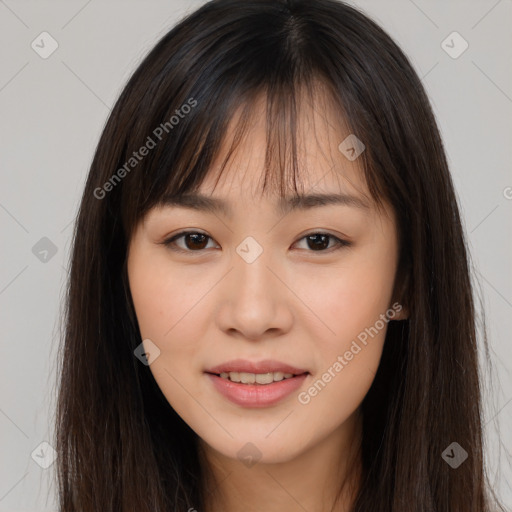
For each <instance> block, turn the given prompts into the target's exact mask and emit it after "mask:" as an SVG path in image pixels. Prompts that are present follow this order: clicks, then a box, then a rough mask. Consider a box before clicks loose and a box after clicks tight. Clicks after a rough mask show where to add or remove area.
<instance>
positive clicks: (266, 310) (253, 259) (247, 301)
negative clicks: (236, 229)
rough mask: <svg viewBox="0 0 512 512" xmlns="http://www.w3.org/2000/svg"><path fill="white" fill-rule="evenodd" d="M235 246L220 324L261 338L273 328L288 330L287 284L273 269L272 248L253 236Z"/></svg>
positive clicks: (251, 337)
mask: <svg viewBox="0 0 512 512" xmlns="http://www.w3.org/2000/svg"><path fill="white" fill-rule="evenodd" d="M235 250H236V253H235V254H234V255H233V265H232V266H233V270H232V272H230V273H229V277H228V281H227V282H228V287H227V289H226V295H225V296H224V297H223V301H222V304H221V305H220V310H219V311H218V314H219V316H218V319H217V320H218V322H219V323H220V327H221V328H222V329H223V330H230V329H235V330H237V331H239V332H240V333H241V334H242V335H243V336H244V337H245V338H248V339H259V338H261V337H262V336H263V335H264V333H265V331H267V330H270V329H272V330H274V329H276V328H277V329H278V330H283V329H284V330H286V329H287V328H288V327H289V325H288V324H289V322H290V319H291V315H290V312H289V311H288V308H287V307H286V305H285V304H284V303H283V301H284V300H285V293H284V290H283V289H282V287H283V284H282V283H281V282H280V281H279V279H277V278H276V276H275V275H274V273H273V272H272V271H271V270H270V269H272V268H273V267H275V264H274V263H273V260H274V258H273V255H272V251H271V250H266V249H265V247H264V245H263V243H260V242H258V241H257V240H256V239H255V238H254V237H251V236H248V237H246V238H245V239H244V240H242V242H241V243H240V244H239V245H238V246H237V247H236V249H235ZM274 272H275V270H274Z"/></svg>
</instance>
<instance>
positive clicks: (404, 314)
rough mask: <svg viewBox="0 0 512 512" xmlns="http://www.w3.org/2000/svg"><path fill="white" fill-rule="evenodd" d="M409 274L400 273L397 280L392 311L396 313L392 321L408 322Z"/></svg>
mask: <svg viewBox="0 0 512 512" xmlns="http://www.w3.org/2000/svg"><path fill="white" fill-rule="evenodd" d="M409 283H410V280H409V272H405V271H398V272H397V276H396V279H395V287H394V290H393V298H392V300H391V305H390V309H392V311H394V316H393V317H391V316H390V320H408V319H409V316H410V311H409V302H410V301H409V297H410V295H409V291H410V288H409V286H410V284H409Z"/></svg>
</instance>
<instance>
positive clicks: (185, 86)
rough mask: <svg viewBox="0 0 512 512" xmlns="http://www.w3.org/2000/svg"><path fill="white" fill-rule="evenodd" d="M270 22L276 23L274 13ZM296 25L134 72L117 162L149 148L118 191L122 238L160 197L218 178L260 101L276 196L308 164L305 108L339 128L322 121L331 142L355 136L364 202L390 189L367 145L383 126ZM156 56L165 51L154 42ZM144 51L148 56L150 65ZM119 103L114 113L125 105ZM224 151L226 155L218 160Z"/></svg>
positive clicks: (268, 179)
mask: <svg viewBox="0 0 512 512" xmlns="http://www.w3.org/2000/svg"><path fill="white" fill-rule="evenodd" d="M269 22H270V23H271V24H274V25H276V24H279V20H278V19H277V20H276V19H273V20H272V21H269ZM296 28H297V27H294V26H293V22H292V21H290V22H289V23H285V24H284V25H283V26H279V27H276V30H277V35H276V36H272V37H275V39H276V40H275V41H270V42H269V41H268V40H265V41H262V40H258V41H255V40H247V41H227V42H225V43H224V44H225V50H224V52H223V53H222V56H221V57H219V56H218V55H216V56H215V55H214V53H216V52H218V48H216V46H215V45H214V43H213V41H212V42H211V44H212V47H211V48H210V49H209V50H208V51H211V52H212V55H208V51H206V50H205V52H204V54H203V55H202V56H201V58H199V57H197V55H195V59H194V58H192V57H191V58H190V62H191V66H190V69H189V70H187V71H185V70H183V69H182V66H183V62H184V61H187V59H186V58H185V57H184V56H183V55H180V56H179V58H180V59H181V60H180V63H181V64H180V65H174V66H173V71H172V72H170V71H168V69H169V68H171V64H172V63H173V60H174V59H175V58H176V59H177V58H178V57H175V56H173V55H170V56H169V57H167V58H166V60H165V61H164V62H160V63H159V65H160V66H161V67H162V68H163V69H161V70H160V72H159V73H157V72H156V71H154V73H155V74H156V77H154V78H152V79H151V78H145V77H142V76H139V75H138V74H137V73H136V74H135V75H134V76H133V77H132V82H133V83H134V84H135V85H133V86H131V87H130V84H129V86H128V87H127V89H137V88H138V89H139V92H136V91H132V97H133V98H137V101H138V103H137V105H136V106H133V103H132V106H131V113H128V112H125V114H124V115H125V117H128V116H129V117H130V122H131V124H132V126H133V129H132V130H131V131H129V133H127V135H126V145H125V147H124V151H123V154H124V156H123V158H121V159H120V161H119V162H118V165H120V166H121V165H122V164H123V161H124V162H126V161H127V160H128V159H129V155H130V154H131V153H132V152H134V151H136V150H137V149H138V148H142V147H143V146H144V145H149V144H151V145H152V146H153V147H152V149H151V150H150V151H148V154H147V156H145V157H144V158H143V159H142V160H141V161H140V163H137V168H136V169H135V170H134V171H132V172H131V173H130V174H129V175H127V177H126V178H125V179H124V180H123V183H122V186H121V187H119V189H120V193H121V216H122V219H121V220H122V225H123V228H124V232H125V237H126V239H127V240H128V239H129V238H130V236H131V233H132V231H133V229H134V227H135V226H136V225H137V223H138V222H139V221H140V220H141V219H142V218H143V217H144V215H145V214H146V213H147V212H148V211H149V210H150V209H151V208H153V207H156V206H159V205H160V204H163V202H164V198H165V197H166V196H168V195H174V196H176V195H177V196H179V195H183V194H187V193H192V192H196V191H197V189H198V188H199V187H200V186H201V184H202V183H203V181H204V179H205V178H206V176H207V175H208V174H209V172H210V171H211V170H212V166H213V164H214V163H215V167H216V168H217V167H218V168H219V174H218V178H220V176H221V174H222V173H223V171H224V169H225V167H226V166H227V164H228V163H229V161H230V159H231V157H232V156H233V154H234V153H235V151H236V150H237V148H238V147H239V145H240V143H241V142H242V140H244V137H247V136H248V135H249V131H250V129H251V127H252V126H253V125H254V119H255V116H256V113H257V110H258V109H257V107H258V106H261V105H263V108H262V109H261V108H260V110H259V111H258V113H259V115H261V112H264V113H265V114H264V115H266V150H265V158H264V169H263V180H262V186H261V190H262V192H263V193H265V192H268V193H272V194H276V193H277V194H279V196H281V197H283V196H285V195H287V194H288V193H289V192H290V191H291V192H293V193H294V194H295V195H299V194H301V190H302V191H303V190H304V182H305V180H304V177H305V176H306V174H307V169H305V168H304V166H303V165H301V147H302V145H301V144H300V141H299V124H300V123H299V121H301V122H302V118H303V113H305V112H306V111H308V110H309V111H311V109H314V110H315V111H316V112H317V113H318V114H319V117H321V118H323V119H325V122H326V123H329V120H328V118H327V114H328V115H329V118H330V119H333V118H334V119H335V120H336V121H337V122H336V126H332V123H330V124H329V125H328V133H329V134H331V133H332V135H333V139H332V144H335V146H334V147H337V146H338V145H339V144H340V143H341V142H342V141H343V140H344V139H345V138H346V137H347V136H348V135H350V134H355V135H356V137H357V138H358V139H360V140H362V142H363V144H364V145H365V151H363V152H362V153H361V155H360V156H359V157H358V158H357V164H358V166H359V167H360V169H361V171H362V175H363V176H362V179H363V181H364V182H365V183H366V186H367V189H368V191H369V193H370V197H371V199H373V201H374V203H375V205H376V207H377V208H379V207H380V205H382V201H381V199H382V198H385V197H387V195H388V194H387V193H386V183H385V180H383V179H382V178H381V177H380V174H381V173H380V172H377V165H378V164H380V163H379V162H376V161H375V160H374V159H373V156H372V154H373V149H374V148H375V147H376V146H379V145H380V144H381V142H380V141H379V140H376V138H377V139H378V137H380V135H379V134H380V132H379V130H378V129H375V128H372V126H371V124H372V123H371V119H370V122H369V121H368V120H369V117H371V116H369V115H368V113H367V112H365V111H364V109H363V108H362V106H361V102H360V101H358V99H357V97H356V95H357V90H356V89H355V86H354V84H351V81H350V77H346V76H345V77H340V76H336V75H335V74H330V73H329V71H328V70H329V69H331V71H332V70H333V69H334V71H335V68H333V67H332V66H330V64H329V62H322V61H315V59H314V58H311V57H310V56H309V55H310V53H315V51H316V50H315V51H312V49H311V48H309V47H308V45H311V42H310V41H308V42H307V44H306V42H305V41H304V40H303V38H300V37H299V36H298V35H297V31H296ZM176 30H179V27H177V29H176ZM268 33H269V32H268V29H264V30H263V29H262V30H261V37H262V38H263V37H265V38H266V39H269V36H268ZM172 35H173V31H171V33H170V36H172ZM170 36H169V37H170ZM272 37H270V39H272ZM160 44H166V41H165V40H163V41H162V42H161V43H160ZM167 44H168V43H167ZM205 44H206V43H205ZM258 47H259V48H260V51H259V52H257V53H256V50H254V49H256V48H258ZM262 47H263V50H261V48H262ZM266 50H268V52H267V53H265V52H266ZM302 50H304V51H302ZM155 52H158V54H161V53H162V51H161V49H159V46H157V47H156V49H155ZM242 56H243V59H244V60H243V61H241V59H242ZM151 57H152V54H150V55H149V56H148V59H149V61H151ZM251 57H252V58H251ZM157 64H158V63H156V62H155V63H154V66H157ZM213 64H215V65H213ZM150 65H151V63H150ZM144 80H147V83H144ZM344 81H345V84H344V83H343V82H344ZM142 89H143V92H141V91H140V90H142ZM128 101H129V100H127V102H128ZM122 103H123V102H122V101H120V102H119V105H116V109H117V108H122ZM128 106H130V105H128ZM308 107H309V108H308ZM125 108H126V106H125ZM333 116H334V117H333ZM125 131H126V128H125ZM300 131H301V132H302V134H304V136H305V137H310V136H311V132H314V124H313V123H309V122H306V123H304V129H302V130H300ZM379 149H382V148H379ZM381 153H382V152H381ZM222 154H224V158H223V159H222V161H221V162H219V159H220V157H221V155H222ZM340 158H343V156H341V153H340ZM389 167H390V165H389V162H388V168H389ZM135 174H137V176H135ZM217 181H218V179H217Z"/></svg>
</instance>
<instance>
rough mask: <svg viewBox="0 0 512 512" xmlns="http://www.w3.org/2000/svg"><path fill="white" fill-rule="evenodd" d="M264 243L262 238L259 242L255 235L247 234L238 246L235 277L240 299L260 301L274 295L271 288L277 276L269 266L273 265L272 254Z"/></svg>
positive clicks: (235, 259)
mask: <svg viewBox="0 0 512 512" xmlns="http://www.w3.org/2000/svg"><path fill="white" fill-rule="evenodd" d="M264 243H265V242H264V241H262V240H261V239H260V241H259V242H258V241H257V240H256V238H254V237H253V236H247V237H246V238H245V239H244V240H242V242H241V243H240V244H239V245H238V246H237V247H236V255H235V257H234V266H235V269H234V271H235V272H234V276H233V279H234V285H235V287H236V288H237V297H239V298H240V299H242V298H243V299H244V300H248V299H249V300H251V299H254V301H260V300H261V299H262V298H264V299H266V300H267V301H268V300H269V299H270V300H272V298H273V297H274V294H273V293H271V289H272V288H273V287H274V284H275V283H272V281H273V280H275V276H274V275H273V274H272V272H270V270H269V268H268V267H271V265H272V262H271V260H272V254H271V251H270V249H269V248H265V247H264ZM238 294H242V296H239V295H238Z"/></svg>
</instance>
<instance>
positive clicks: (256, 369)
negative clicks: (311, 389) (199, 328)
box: [206, 359, 309, 375]
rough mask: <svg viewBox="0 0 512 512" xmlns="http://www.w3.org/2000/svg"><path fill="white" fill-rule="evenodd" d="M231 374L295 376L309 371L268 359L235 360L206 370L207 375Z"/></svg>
mask: <svg viewBox="0 0 512 512" xmlns="http://www.w3.org/2000/svg"><path fill="white" fill-rule="evenodd" d="M229 372H245V373H272V372H283V373H292V374H293V375H301V374H303V373H309V372H308V371H307V370H303V369H301V368H296V367H294V366H290V365H289V364H285V363H282V362H280V361H275V360H272V359H266V360H264V361H248V360H247V359H233V360H231V361H227V362H225V363H222V364H219V365H217V366H213V367H212V368H210V369H208V370H206V373H216V374H220V373H229Z"/></svg>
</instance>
